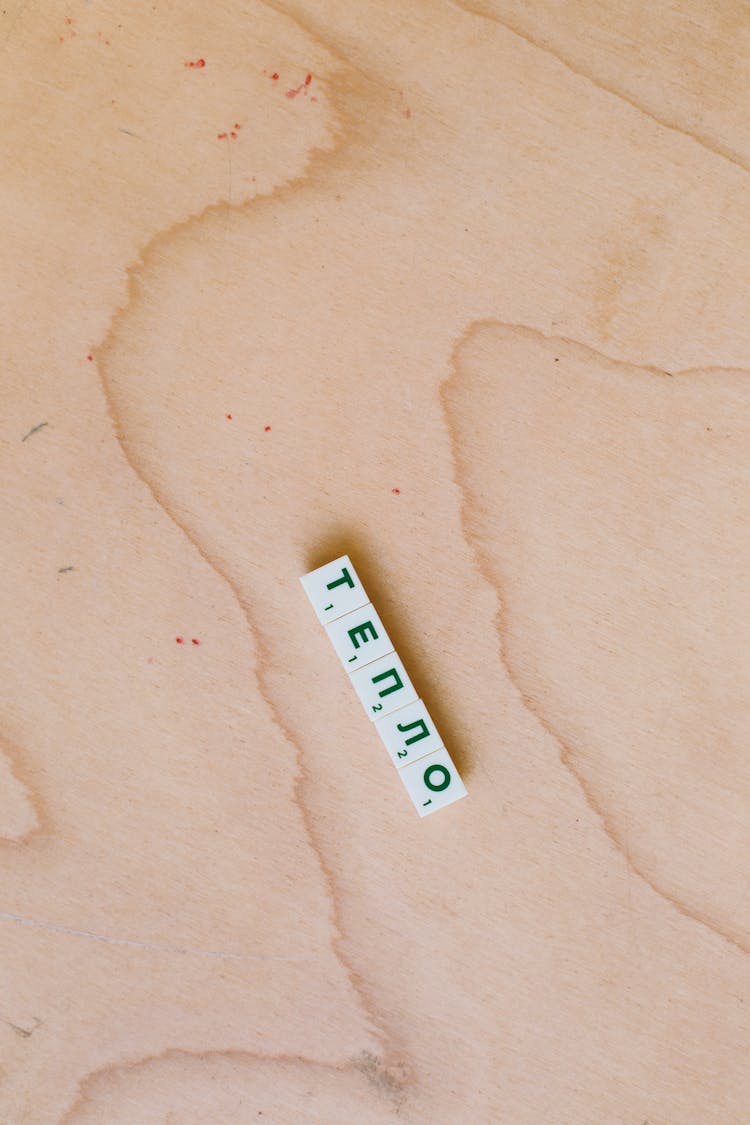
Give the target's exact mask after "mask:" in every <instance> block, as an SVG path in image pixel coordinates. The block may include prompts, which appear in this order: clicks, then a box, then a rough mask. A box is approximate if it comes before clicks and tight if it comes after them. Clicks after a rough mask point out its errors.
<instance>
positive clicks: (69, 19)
mask: <svg viewBox="0 0 750 1125" xmlns="http://www.w3.org/2000/svg"><path fill="white" fill-rule="evenodd" d="M65 22H66V23H67V24H71V23H72V22H73V20H72V19H71V18H70V16H66V17H65Z"/></svg>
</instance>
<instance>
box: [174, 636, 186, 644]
mask: <svg viewBox="0 0 750 1125" xmlns="http://www.w3.org/2000/svg"><path fill="white" fill-rule="evenodd" d="M184 639H185V638H184V637H175V640H176V641H177V644H178V645H181V644H182V643H183V641H184Z"/></svg>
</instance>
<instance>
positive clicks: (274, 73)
mask: <svg viewBox="0 0 750 1125" xmlns="http://www.w3.org/2000/svg"><path fill="white" fill-rule="evenodd" d="M278 77H279V76H278V74H277V73H276V71H274V72H273V74H272V75H271V78H272V79H273V81H274V82H277V81H278Z"/></svg>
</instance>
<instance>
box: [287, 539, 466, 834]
mask: <svg viewBox="0 0 750 1125" xmlns="http://www.w3.org/2000/svg"><path fill="white" fill-rule="evenodd" d="M300 582H301V583H302V586H303V587H304V590H305V593H306V594H307V596H308V598H309V599H310V603H311V605H312V607H313V609H314V610H315V612H316V614H317V615H318V620H319V621H320V623H321V625H323V626H324V628H325V631H326V632H327V633H328V636H329V638H330V641H331V643H332V645H333V647H334V649H335V650H336V654H337V655H338V658H339V660H340V661H341V663H342V664H343V666H344V668H345V669H346V671H347V672H348V674H349V679H350V680H351V683H352V685H353V687H354V690H355V691H356V693H357V695H358V696H359V699H360V702H361V703H362V706H363V707H364V709H365V711H366V712H367V714H368V716H369V718H370V720H371V722H372V723H373V725H374V727H375V730H376V731H377V732H378V734H379V735H380V738H381V739H382V741H383V744H384V745H385V748H386V750H387V751H388V753H389V755H390V757H391V761H392V762H393V763H394V765H395V766H396V767H397V769H398V772H399V776H400V778H401V780H402V782H403V784H404V788H405V789H406V791H407V793H408V794H409V796H410V797H411V799H412V802H413V804H414V807H415V808H416V810H417V812H418V813H419V815H420V816H427V815H428V814H429V813H432V812H436V811H437V810H438V809H442V808H444V807H445V805H451V804H453V802H454V801H458V800H459V798H461V797H465V796H466V788H465V786H464V783H463V782H462V781H461V778H460V777H459V774H458V770H457V769H456V767H455V765H454V764H453V762H452V760H451V756H450V754H449V753H448V751H447V750H446V749H445V747H444V746H443V742H442V739H441V738H440V735H439V734H438V732H437V730H436V728H435V724H434V723H433V721H432V719H431V717H430V714H429V712H428V710H427V708H426V707H425V705H424V703H423V702H422V700H421V699H419V697H418V695H417V693H416V691H415V689H414V685H413V684H412V682H411V680H410V679H409V676H408V675H407V672H406V669H405V668H404V666H403V664H402V663H401V660H400V659H399V657H398V655H397V653H396V651H395V649H394V647H393V644H392V642H391V639H390V637H389V636H388V634H387V632H386V631H385V628H384V626H383V622H382V621H381V620H380V617H379V616H378V614H377V612H376V611H375V607H374V606H373V605H372V604H371V602H370V600H369V598H368V597H367V594H366V593H365V588H364V586H363V585H362V583H361V582H360V580H359V577H358V576H357V572H356V570H355V569H354V567H353V566H352V564H351V560H350V559H349V556H348V555H342V557H341V558H340V559H334V561H333V562H330V563H327V564H326V565H325V566H321V567H319V568H318V569H317V570H312V571H310V573H309V574H305V575H303V576H302V578H300Z"/></svg>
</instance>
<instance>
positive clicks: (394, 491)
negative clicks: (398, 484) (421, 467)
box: [391, 488, 401, 496]
mask: <svg viewBox="0 0 750 1125" xmlns="http://www.w3.org/2000/svg"><path fill="white" fill-rule="evenodd" d="M391 492H392V493H393V494H394V495H395V496H400V495H401V489H400V488H392V489H391Z"/></svg>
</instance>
